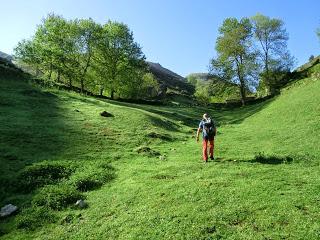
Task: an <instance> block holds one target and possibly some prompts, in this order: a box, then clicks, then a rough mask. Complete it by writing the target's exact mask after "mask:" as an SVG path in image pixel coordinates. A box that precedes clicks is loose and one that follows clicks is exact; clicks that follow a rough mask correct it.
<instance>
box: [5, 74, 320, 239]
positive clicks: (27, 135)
mask: <svg viewBox="0 0 320 240" xmlns="http://www.w3.org/2000/svg"><path fill="white" fill-rule="evenodd" d="M0 81H1V82H0V84H1V87H0V91H1V92H0V95H1V105H0V111H1V114H0V121H1V128H0V131H1V135H0V136H1V141H0V144H1V146H0V147H1V152H0V153H1V156H2V158H3V159H2V161H1V171H2V172H1V175H2V176H4V177H3V179H4V180H5V179H9V178H11V177H12V176H15V173H16V172H17V171H18V170H20V169H22V168H23V167H24V165H25V164H26V163H29V164H32V163H35V162H41V161H43V160H50V161H66V162H70V161H71V162H76V163H77V164H78V165H83V166H84V168H86V167H88V168H90V166H91V165H94V164H95V163H96V162H102V163H103V162H108V163H109V162H110V163H111V164H112V166H113V167H114V169H115V174H116V178H115V179H114V180H113V181H111V182H109V183H107V184H105V185H104V186H103V187H101V188H100V189H97V190H94V191H90V192H87V193H84V194H85V196H86V197H87V201H88V203H89V208H87V209H85V210H74V209H72V208H66V209H64V210H62V211H53V212H54V214H55V215H56V217H57V221H56V223H52V224H46V225H45V226H43V227H42V228H41V227H39V228H37V229H36V230H35V231H27V230H17V229H16V227H15V224H16V221H17V220H16V218H18V217H19V215H18V216H17V217H12V218H9V219H8V220H5V221H3V220H2V222H0V224H1V227H0V228H1V229H2V230H1V231H2V232H4V233H7V234H5V235H3V236H2V238H4V239H68V238H69V239H218V238H228V239H280V238H285V239H317V238H319V237H320V222H319V219H320V213H319V210H318V205H319V201H320V198H319V191H320V181H319V178H318V176H319V173H320V171H319V160H320V159H319V158H320V150H319V148H318V136H319V135H320V128H319V122H320V115H319V112H320V111H319V110H320V109H319V106H320V104H319V103H320V96H319V94H318V92H319V89H320V82H319V81H313V80H312V79H306V80H304V81H301V82H299V83H297V84H296V85H297V86H293V87H291V88H290V89H287V90H285V91H284V92H283V94H282V95H281V96H279V97H278V98H276V99H274V100H273V101H268V102H265V103H262V104H259V105H255V106H250V107H247V108H242V109H238V110H234V111H215V110H212V111H211V113H212V115H214V116H215V118H216V119H217V120H218V122H219V123H220V127H219V135H218V136H217V139H216V160H215V161H214V162H210V163H209V164H206V165H205V164H203V163H202V162H201V160H200V144H198V145H197V144H196V143H195V142H194V139H193V138H192V136H193V135H194V132H193V131H192V128H195V127H196V126H197V119H199V116H201V114H202V113H203V111H205V110H204V109H195V108H192V109H191V108H170V107H154V106H141V105H135V104H124V103H116V102H103V101H99V100H95V99H91V98H84V97H81V96H79V95H76V94H71V93H65V92H57V91H53V90H50V91H48V92H46V91H43V90H42V91H38V90H37V93H35V94H34V96H30V95H28V94H25V93H26V92H24V91H25V90H26V89H27V90H30V89H34V87H31V86H30V85H28V84H25V83H22V82H20V81H13V82H10V83H9V82H8V79H5V80H4V79H1V80H0ZM75 109H77V110H78V111H75ZM102 110H107V111H109V112H111V113H112V114H114V115H115V117H114V118H108V119H105V118H102V117H100V116H99V113H100V112H101V111H102ZM150 132H153V133H157V134H162V135H160V136H159V138H150V137H148V136H147V135H148V133H150ZM165 134H167V135H165ZM163 136H165V137H163ZM170 138H171V139H170ZM165 139H166V140H165ZM44 143H45V144H44ZM142 145H148V146H149V147H151V148H152V149H154V150H156V151H159V152H160V153H161V154H162V155H166V158H165V160H161V159H159V157H148V156H144V155H141V154H138V153H136V152H135V151H134V149H136V148H137V147H139V146H142ZM21 146H23V147H21ZM261 152H264V154H265V155H267V156H270V155H274V156H273V157H272V158H270V159H271V160H272V161H274V160H277V159H280V158H282V157H290V158H292V159H293V161H292V163H290V164H262V163H256V162H254V157H255V155H257V154H258V153H261ZM273 163H276V162H273ZM36 194H37V192H33V193H31V194H29V195H27V196H24V195H18V196H17V195H10V194H9V196H5V197H7V199H10V200H12V201H13V202H15V203H17V204H23V206H25V207H26V208H27V207H29V205H28V201H29V202H30V200H31V199H32V198H34V197H35V196H36ZM5 202H7V200H3V199H2V204H3V203H5ZM79 214H81V215H79ZM66 216H68V217H69V219H71V220H70V221H67V222H66V221H63V220H62V219H65V218H66Z"/></svg>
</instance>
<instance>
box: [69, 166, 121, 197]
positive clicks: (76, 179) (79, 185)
mask: <svg viewBox="0 0 320 240" xmlns="http://www.w3.org/2000/svg"><path fill="white" fill-rule="evenodd" d="M114 178H115V175H114V169H113V168H112V167H111V166H109V165H101V166H89V167H88V166H87V167H86V168H85V169H81V170H80V169H79V171H78V172H77V173H75V174H74V175H73V176H72V179H71V182H72V183H73V184H74V185H75V187H76V189H77V190H79V191H82V192H86V191H90V190H94V189H97V188H99V187H101V186H102V185H103V184H105V183H107V182H109V181H111V180H112V179H114Z"/></svg>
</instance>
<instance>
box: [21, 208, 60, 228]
mask: <svg viewBox="0 0 320 240" xmlns="http://www.w3.org/2000/svg"><path fill="white" fill-rule="evenodd" d="M54 222H56V216H55V215H54V214H52V212H50V210H49V209H47V208H45V207H33V208H28V209H26V210H24V211H23V212H22V213H21V214H20V215H19V216H18V217H17V227H18V228H23V229H28V230H35V229H36V228H37V227H41V226H42V225H44V224H46V223H54Z"/></svg>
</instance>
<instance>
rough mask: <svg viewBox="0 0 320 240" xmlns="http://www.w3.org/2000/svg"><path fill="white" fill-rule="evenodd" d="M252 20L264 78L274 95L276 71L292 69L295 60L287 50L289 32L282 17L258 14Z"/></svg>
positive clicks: (269, 90)
mask: <svg viewBox="0 0 320 240" xmlns="http://www.w3.org/2000/svg"><path fill="white" fill-rule="evenodd" d="M251 21H252V25H253V31H254V37H255V39H256V40H257V42H258V45H259V50H260V56H261V61H262V65H263V68H264V71H263V75H262V78H263V79H264V81H265V85H266V87H267V89H268V92H269V94H271V95H273V94H275V90H276V87H275V85H276V82H275V81H274V79H275V78H274V75H275V73H276V71H277V70H278V69H279V68H280V69H281V71H280V72H282V71H285V70H290V68H291V67H292V65H293V62H294V61H293V58H292V57H291V56H290V54H289V52H288V50H287V41H288V39H289V37H288V33H287V31H286V29H285V28H284V23H283V21H282V20H280V19H275V18H270V17H267V16H264V15H261V14H257V15H255V16H253V17H252V18H251ZM284 68H286V69H284Z"/></svg>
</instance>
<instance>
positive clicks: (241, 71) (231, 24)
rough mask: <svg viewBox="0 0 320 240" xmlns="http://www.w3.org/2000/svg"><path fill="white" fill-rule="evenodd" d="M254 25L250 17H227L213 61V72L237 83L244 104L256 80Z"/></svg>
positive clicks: (220, 31)
mask: <svg viewBox="0 0 320 240" xmlns="http://www.w3.org/2000/svg"><path fill="white" fill-rule="evenodd" d="M252 44H253V43H252V25H251V22H250V20H249V19H248V18H242V19H241V20H240V21H238V20H237V19H236V18H227V19H226V20H225V21H224V22H223V24H222V26H221V27H220V28H219V36H218V38H217V41H216V51H217V53H218V56H217V58H216V59H213V60H212V62H211V72H212V73H213V74H215V75H217V76H219V77H221V78H222V79H225V80H227V81H231V82H234V83H237V84H238V86H239V90H240V97H241V101H242V104H243V105H245V100H246V91H247V89H248V88H249V87H250V86H252V84H253V83H254V81H255V80H256V74H255V73H256V70H257V64H256V53H255V52H254V51H252Z"/></svg>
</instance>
